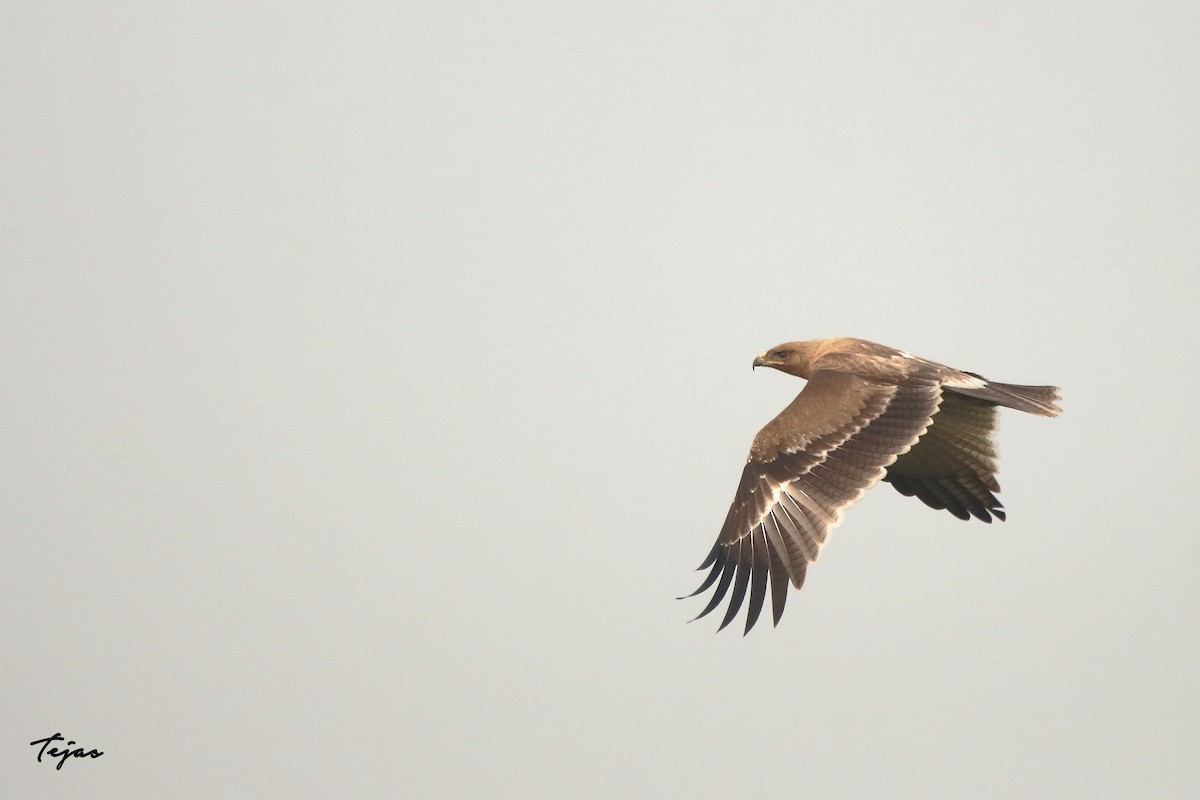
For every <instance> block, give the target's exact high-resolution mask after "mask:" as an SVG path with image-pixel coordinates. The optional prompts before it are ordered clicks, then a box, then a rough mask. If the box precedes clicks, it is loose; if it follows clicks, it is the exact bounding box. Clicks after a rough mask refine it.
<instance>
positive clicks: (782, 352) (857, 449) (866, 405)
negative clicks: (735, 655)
mask: <svg viewBox="0 0 1200 800" xmlns="http://www.w3.org/2000/svg"><path fill="white" fill-rule="evenodd" d="M754 367H755V368H757V367H771V368H772V369H777V370H779V371H780V372H786V373H788V374H789V375H795V376H796V377H799V378H804V379H805V380H806V381H808V383H807V384H806V385H805V387H804V389H803V390H802V391H801V392H800V394H799V395H797V397H796V399H795V400H793V401H792V403H791V405H789V406H788V407H787V408H785V409H784V410H783V411H782V412H781V413H780V414H779V416H777V417H775V419H773V420H771V421H770V422H769V423H768V424H767V426H766V427H765V428H763V429H762V430H761V431H759V432H758V435H757V436H755V437H754V444H753V445H751V447H750V455H749V456H748V457H747V459H746V466H745V468H744V469H743V470H742V479H741V482H740V483H739V484H738V488H737V493H736V494H735V495H734V498H733V504H732V505H731V506H730V508H729V515H728V516H727V517H726V518H725V524H724V525H723V526H722V527H721V533H720V535H719V536H718V537H717V543H716V544H715V545H714V546H713V549H712V551H711V552H709V554H708V558H706V559H705V560H704V563H703V564H701V565H700V567H699V569H709V570H710V571H709V573H708V575H707V577H706V578H705V579H704V582H703V583H702V584H701V585H700V588H699V589H697V590H696V591H694V592H692V594H690V595H688V596H689V597H694V596H695V595H697V594H700V593H701V592H703V591H705V590H706V589H708V588H709V587H710V586H712V585H713V584H716V591H715V593H714V594H713V596H712V598H711V599H710V601H709V603H708V605H707V606H706V607H705V608H704V610H703V611H701V612H700V614H699V615H697V617H696V619H699V618H700V617H703V616H704V615H706V614H708V613H709V612H711V611H712V610H713V609H714V608H716V607H717V606H718V605H719V604H720V602H721V600H722V599H723V598H724V597H725V596H726V594H729V590H730V587H732V589H733V593H732V594H731V595H730V599H729V607H728V610H727V611H726V613H725V619H724V620H723V621H722V622H721V626H720V628H718V629H717V630H721V628H724V627H725V626H726V625H728V624H729V623H730V622H732V621H733V619H734V617H736V616H737V614H738V611H739V610H740V609H741V607H742V603H743V602H744V601H745V599H746V592H747V589H749V593H750V605H749V608H748V611H747V615H746V628H745V631H744V632H743V635H745V634H746V633H749V632H750V629H751V628H753V627H754V623H755V622H757V621H758V616H759V614H760V613H761V611H762V607H763V603H764V601H765V600H766V595H767V587H768V585H770V589H771V609H772V614H773V616H774V624H776V625H778V624H779V619H780V617H782V616H783V607H784V604H785V603H786V602H787V593H788V583H789V581H790V582H791V584H792V586H794V587H796V588H797V589H799V588H800V587H801V586H802V585H803V584H804V576H805V573H806V571H807V570H808V565H809V564H810V563H812V562H814V561H816V560H817V555H818V553H819V552H820V549H821V546H822V545H824V544H825V540H826V538H827V537H828V536H829V531H830V530H832V529H833V528H834V527H836V526H837V525H838V523H840V522H841V521H842V513H843V512H844V511H845V510H846V508H847V507H848V506H850V505H851V504H853V503H854V502H855V501H856V500H858V499H859V498H860V497H862V496H863V494H864V493H865V492H866V491H867V490H868V489H870V488H871V487H872V486H874V485H875V484H876V483H878V482H879V481H880V480H884V481H887V482H888V483H890V484H892V486H894V487H895V488H896V490H897V491H899V492H900V493H901V494H903V495H906V496H908V497H913V496H915V497H917V498H919V499H920V500H922V501H923V502H924V503H925V504H926V505H927V506H930V507H931V508H936V509H944V510H946V511H949V512H950V513H951V514H953V515H954V516H956V517H958V518H959V519H970V518H971V517H975V518H976V519H980V520H983V521H984V522H988V523H990V522H991V521H992V518H993V517H995V518H997V519H1000V520H1003V519H1004V510H1003V506H1002V505H1001V504H1000V501H999V500H998V499H996V494H995V493H996V492H999V491H1000V484H998V483H997V482H996V446H995V444H994V442H993V438H994V434H995V432H996V422H997V419H996V418H997V410H996V407H997V406H1005V407H1006V408H1015V409H1017V410H1018V411H1026V412H1028V413H1030V414H1038V415H1040V416H1043V417H1053V416H1057V415H1058V413H1059V412H1060V411H1061V409H1060V408H1059V407H1058V406H1057V405H1055V402H1054V401H1056V400H1058V399H1059V393H1058V388H1057V387H1055V386H1019V385H1016V384H1011V383H997V382H996V381H989V380H987V379H986V378H983V377H982V376H980V375H976V374H975V373H973V372H960V371H959V370H956V369H951V368H950V367H946V366H943V365H941V364H938V363H936V362H933V361H929V360H926V359H924V358H920V357H918V356H914V355H912V354H911V353H906V352H905V351H903V350H896V349H895V348H892V347H886V346H884V345H881V344H875V343H874V342H868V341H865V340H863V339H850V338H836V339H815V340H813V341H807V342H787V343H785V344H781V345H778V346H776V347H772V348H771V349H770V350H768V351H767V352H765V353H763V354H762V355H760V356H758V357H757V358H755V359H754Z"/></svg>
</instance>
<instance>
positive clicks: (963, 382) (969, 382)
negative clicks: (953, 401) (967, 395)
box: [942, 375, 988, 389]
mask: <svg viewBox="0 0 1200 800" xmlns="http://www.w3.org/2000/svg"><path fill="white" fill-rule="evenodd" d="M942 383H943V385H945V386H956V387H958V388H959V389H985V388H987V385H988V382H987V381H985V380H984V379H983V378H976V377H974V376H972V375H963V376H962V377H961V378H960V377H954V378H946V379H945V380H944V381H943V382H942Z"/></svg>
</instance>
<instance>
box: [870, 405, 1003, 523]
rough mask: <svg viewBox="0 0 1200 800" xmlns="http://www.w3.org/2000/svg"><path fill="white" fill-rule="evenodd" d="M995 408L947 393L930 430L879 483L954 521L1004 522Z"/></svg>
mask: <svg viewBox="0 0 1200 800" xmlns="http://www.w3.org/2000/svg"><path fill="white" fill-rule="evenodd" d="M998 411H999V409H997V407H996V404H995V403H993V402H989V401H987V400H979V399H976V398H974V397H967V396H966V395H961V394H957V393H954V392H946V393H945V396H944V397H943V399H942V405H941V408H940V409H939V410H938V413H937V416H936V417H934V418H933V423H932V424H931V425H930V426H929V430H927V431H926V432H925V435H924V436H922V437H921V441H919V442H918V443H917V444H915V445H913V447H912V449H911V450H909V451H908V452H907V453H905V454H904V455H902V456H900V457H899V458H897V459H896V462H895V463H894V464H892V465H891V466H890V467H888V470H887V475H885V476H884V478H883V479H884V480H885V481H887V482H888V483H890V484H892V486H894V487H896V491H898V492H900V494H903V495H906V496H908V497H912V496H914V495H915V496H916V497H918V498H920V500H921V501H922V502H924V503H925V505H927V506H929V507H930V508H937V509H945V510H947V511H949V512H950V513H951V514H953V515H954V516H956V517H958V518H959V519H970V518H971V517H975V518H977V519H981V520H983V521H984V522H991V521H992V517H993V516H994V517H996V518H998V519H1001V520H1002V519H1004V507H1003V506H1002V505H1001V503H1000V501H999V500H998V499H997V498H996V495H995V494H994V493H995V492H998V491H1000V484H999V483H998V482H997V481H996V445H995V442H994V440H993V436H994V434H995V432H996V421H997V417H998V416H999V413H998Z"/></svg>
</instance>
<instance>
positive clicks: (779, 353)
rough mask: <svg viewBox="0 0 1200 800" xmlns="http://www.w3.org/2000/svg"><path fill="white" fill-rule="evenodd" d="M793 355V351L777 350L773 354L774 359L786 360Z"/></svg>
mask: <svg viewBox="0 0 1200 800" xmlns="http://www.w3.org/2000/svg"><path fill="white" fill-rule="evenodd" d="M791 354H792V351H791V350H776V351H775V352H774V353H772V354H771V357H772V358H778V359H784V358H787V357H788V356H790V355H791Z"/></svg>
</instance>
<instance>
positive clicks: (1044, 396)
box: [945, 372, 1062, 417]
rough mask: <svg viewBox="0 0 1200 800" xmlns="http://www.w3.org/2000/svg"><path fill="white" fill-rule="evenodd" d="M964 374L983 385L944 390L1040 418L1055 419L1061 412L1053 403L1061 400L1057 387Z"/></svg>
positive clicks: (952, 386) (969, 373)
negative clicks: (994, 379) (977, 379)
mask: <svg viewBox="0 0 1200 800" xmlns="http://www.w3.org/2000/svg"><path fill="white" fill-rule="evenodd" d="M966 374H968V375H970V376H972V377H975V378H979V379H980V380H981V381H983V382H984V385H983V386H981V387H966V386H954V385H946V386H945V388H946V389H949V390H950V391H952V392H954V393H955V394H961V395H966V396H967V397H974V398H975V399H977V400H986V401H987V402H989V403H995V404H996V405H1001V406H1005V407H1006V408H1015V409H1016V410H1018V411H1026V412H1028V413H1030V414H1037V415H1039V416H1042V417H1056V416H1058V415H1059V413H1060V412H1061V411H1062V409H1061V408H1059V407H1058V405H1057V404H1056V403H1055V401H1056V400H1061V399H1062V396H1061V395H1060V394H1059V393H1058V387H1057V386H1022V385H1020V384H1016V383H999V382H997V381H989V380H987V379H986V378H984V377H983V376H982V375H976V374H975V373H974V372H968V373H966Z"/></svg>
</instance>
